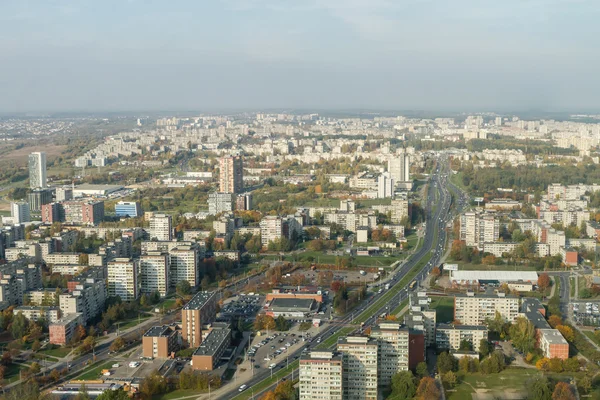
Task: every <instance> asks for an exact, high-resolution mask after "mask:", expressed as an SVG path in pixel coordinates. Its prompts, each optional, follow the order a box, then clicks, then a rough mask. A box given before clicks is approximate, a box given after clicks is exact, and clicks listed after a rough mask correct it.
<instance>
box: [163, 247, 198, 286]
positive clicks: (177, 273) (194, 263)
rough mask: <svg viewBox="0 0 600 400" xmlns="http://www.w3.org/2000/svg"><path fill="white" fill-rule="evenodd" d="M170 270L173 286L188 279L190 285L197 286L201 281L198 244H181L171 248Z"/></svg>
mask: <svg viewBox="0 0 600 400" xmlns="http://www.w3.org/2000/svg"><path fill="white" fill-rule="evenodd" d="M169 258H170V270H169V281H170V285H171V287H175V286H176V285H177V282H180V281H188V283H189V284H190V286H192V287H195V286H198V284H199V283H200V274H199V271H198V265H199V261H200V260H199V248H198V246H197V245H183V244H182V245H180V246H177V247H176V248H174V249H171V250H169Z"/></svg>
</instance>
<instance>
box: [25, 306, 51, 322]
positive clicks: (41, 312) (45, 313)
mask: <svg viewBox="0 0 600 400" xmlns="http://www.w3.org/2000/svg"><path fill="white" fill-rule="evenodd" d="M18 313H22V314H23V316H24V317H25V318H27V319H28V320H30V321H37V320H39V319H45V320H46V321H47V322H49V323H54V322H56V321H58V320H59V319H60V315H61V314H60V308H58V307H37V306H21V307H17V308H15V309H14V314H15V315H16V314H18Z"/></svg>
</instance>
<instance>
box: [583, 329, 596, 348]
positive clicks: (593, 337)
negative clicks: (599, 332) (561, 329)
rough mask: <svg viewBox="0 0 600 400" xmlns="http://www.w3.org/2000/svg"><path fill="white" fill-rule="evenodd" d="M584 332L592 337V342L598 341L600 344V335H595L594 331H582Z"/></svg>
mask: <svg viewBox="0 0 600 400" xmlns="http://www.w3.org/2000/svg"><path fill="white" fill-rule="evenodd" d="M581 332H583V334H584V335H585V336H587V337H589V338H590V339H592V342H594V343H596V344H597V345H598V346H600V337H599V336H596V335H594V332H592V331H581Z"/></svg>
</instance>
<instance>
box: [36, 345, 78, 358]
mask: <svg viewBox="0 0 600 400" xmlns="http://www.w3.org/2000/svg"><path fill="white" fill-rule="evenodd" d="M48 346H49V347H50V348H49V349H43V350H40V351H39V352H38V353H42V354H46V355H48V356H52V357H56V358H63V357H66V356H67V355H68V354H69V353H70V352H71V348H70V347H53V346H52V345H48Z"/></svg>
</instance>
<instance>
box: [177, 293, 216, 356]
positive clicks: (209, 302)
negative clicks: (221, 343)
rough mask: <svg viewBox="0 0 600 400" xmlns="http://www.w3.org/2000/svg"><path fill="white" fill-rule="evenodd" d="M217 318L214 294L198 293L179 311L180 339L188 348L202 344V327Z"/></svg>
mask: <svg viewBox="0 0 600 400" xmlns="http://www.w3.org/2000/svg"><path fill="white" fill-rule="evenodd" d="M216 316H217V294H216V292H198V293H196V295H195V296H194V297H192V299H191V300H190V301H189V302H188V303H187V304H186V305H185V306H183V308H182V310H181V337H182V338H183V341H184V342H185V343H186V344H187V345H189V346H190V347H198V346H200V343H202V325H205V324H207V323H210V322H212V321H214V320H215V318H216Z"/></svg>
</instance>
